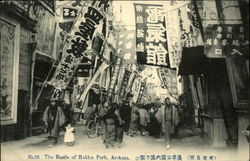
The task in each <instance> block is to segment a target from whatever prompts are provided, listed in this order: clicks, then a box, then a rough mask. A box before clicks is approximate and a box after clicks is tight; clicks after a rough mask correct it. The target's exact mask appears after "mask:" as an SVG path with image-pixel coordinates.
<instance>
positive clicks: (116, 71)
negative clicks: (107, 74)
mask: <svg viewBox="0 0 250 161" xmlns="http://www.w3.org/2000/svg"><path fill="white" fill-rule="evenodd" d="M121 63H122V59H121V58H119V57H117V59H116V64H115V67H114V70H113V75H112V78H111V81H110V84H109V91H108V97H111V96H112V94H113V90H114V88H115V83H116V80H117V77H118V74H119V70H120V66H121Z"/></svg>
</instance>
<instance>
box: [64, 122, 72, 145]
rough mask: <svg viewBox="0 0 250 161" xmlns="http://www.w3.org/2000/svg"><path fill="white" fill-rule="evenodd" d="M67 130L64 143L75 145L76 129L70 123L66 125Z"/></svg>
mask: <svg viewBox="0 0 250 161" xmlns="http://www.w3.org/2000/svg"><path fill="white" fill-rule="evenodd" d="M65 129H66V132H65V134H64V143H65V145H67V146H73V145H74V142H75V135H74V133H75V129H74V127H72V126H71V124H68V125H67V126H66V127H65Z"/></svg>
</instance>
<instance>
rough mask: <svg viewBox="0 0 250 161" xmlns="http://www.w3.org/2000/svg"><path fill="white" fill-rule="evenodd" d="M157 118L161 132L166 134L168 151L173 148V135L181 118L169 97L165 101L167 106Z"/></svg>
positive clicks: (164, 106)
mask: <svg viewBox="0 0 250 161" xmlns="http://www.w3.org/2000/svg"><path fill="white" fill-rule="evenodd" d="M156 117H157V119H158V121H159V123H160V125H161V132H162V133H163V134H164V137H165V142H166V149H169V148H170V146H171V139H172V138H171V134H173V133H174V127H175V125H177V124H178V123H179V116H178V111H177V109H176V107H175V106H174V105H173V104H172V103H171V102H170V99H169V97H167V98H166V99H165V104H163V105H162V106H161V108H160V109H159V110H158V112H157V113H156Z"/></svg>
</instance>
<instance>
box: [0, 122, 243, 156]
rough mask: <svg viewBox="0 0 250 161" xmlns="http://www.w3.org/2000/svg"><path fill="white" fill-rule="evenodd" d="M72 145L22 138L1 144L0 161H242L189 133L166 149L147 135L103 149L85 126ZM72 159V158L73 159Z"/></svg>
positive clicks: (44, 137)
mask: <svg viewBox="0 0 250 161" xmlns="http://www.w3.org/2000/svg"><path fill="white" fill-rule="evenodd" d="M75 137H76V142H75V145H74V146H73V147H67V146H65V145H64V144H63V133H61V136H60V138H59V143H58V144H57V145H55V146H53V147H50V146H48V145H49V142H48V141H47V137H46V135H39V136H33V137H29V138H26V139H24V140H20V141H9V142H3V143H1V154H2V155H1V161H22V160H25V161H29V160H41V161H44V160H45V161H49V160H84V161H89V160H128V159H129V160H131V161H134V160H143V159H145V160H159V161H160V160H178V159H179V160H180V159H181V160H217V161H244V160H239V159H238V158H237V153H235V152H234V151H232V150H229V149H212V148H210V147H209V146H207V144H206V143H205V142H204V140H203V139H201V138H200V137H199V136H197V135H195V134H194V133H193V132H192V131H191V130H189V129H186V130H181V131H180V138H179V139H175V140H173V147H172V148H171V149H170V150H166V149H165V148H164V139H162V138H160V139H155V138H152V137H150V136H137V137H130V136H126V135H125V136H124V143H123V145H122V147H121V148H111V149H106V148H105V147H104V145H103V144H102V140H101V137H98V138H94V139H89V138H88V137H87V136H86V132H85V127H83V126H79V127H77V128H76V133H75ZM74 157H76V158H74Z"/></svg>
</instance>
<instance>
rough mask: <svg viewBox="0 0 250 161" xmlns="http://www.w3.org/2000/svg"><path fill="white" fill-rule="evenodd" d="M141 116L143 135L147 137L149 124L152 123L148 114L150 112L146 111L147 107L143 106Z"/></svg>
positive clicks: (140, 110) (140, 111)
mask: <svg viewBox="0 0 250 161" xmlns="http://www.w3.org/2000/svg"><path fill="white" fill-rule="evenodd" d="M139 115H140V130H141V135H142V136H145V135H146V129H147V126H148V123H149V122H150V121H149V114H148V111H147V110H146V109H145V107H142V106H141V108H140V109H139Z"/></svg>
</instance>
